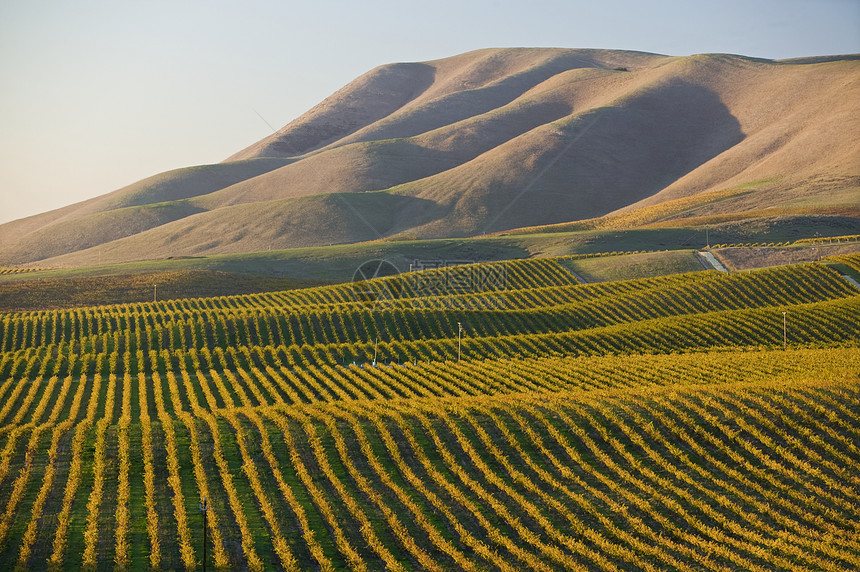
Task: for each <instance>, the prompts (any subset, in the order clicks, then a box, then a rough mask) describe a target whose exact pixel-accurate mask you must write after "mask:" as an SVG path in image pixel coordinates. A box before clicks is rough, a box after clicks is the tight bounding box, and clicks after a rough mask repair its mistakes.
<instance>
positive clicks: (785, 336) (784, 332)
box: [782, 312, 788, 351]
mask: <svg viewBox="0 0 860 572" xmlns="http://www.w3.org/2000/svg"><path fill="white" fill-rule="evenodd" d="M782 349H783V351H785V350H787V349H788V332H787V329H786V327H785V312H783V313H782Z"/></svg>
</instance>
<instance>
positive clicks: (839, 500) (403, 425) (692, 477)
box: [0, 251, 860, 570]
mask: <svg viewBox="0 0 860 572" xmlns="http://www.w3.org/2000/svg"><path fill="white" fill-rule="evenodd" d="M624 258H629V259H631V260H632V261H633V262H632V263H630V261H629V260H628V261H623V260H621V259H624ZM692 261H695V259H694V258H693V254H692V253H691V252H690V251H677V252H671V253H652V254H647V253H646V254H636V255H628V256H627V257H625V256H607V257H600V258H587V259H583V258H576V257H569V256H568V257H560V258H552V257H549V258H531V259H521V260H514V261H508V262H493V263H483V264H477V265H470V266H456V267H448V268H441V269H436V270H425V271H422V272H413V273H407V274H400V275H395V276H389V277H387V278H381V279H377V280H371V281H368V282H363V283H358V284H334V285H328V286H322V287H316V288H309V289H293V290H286V291H280V292H262V293H252V294H244V295H235V296H220V297H209V298H180V299H172V300H160V301H158V302H151V301H149V302H134V303H127V304H119V305H113V306H90V307H83V308H69V309H62V310H52V311H17V312H6V313H3V314H0V352H2V353H0V568H2V569H10V570H11V569H21V570H25V569H45V568H49V569H56V570H65V569H69V570H72V569H74V570H78V569H81V568H84V569H91V570H97V569H108V568H113V569H141V570H143V569H157V570H162V569H200V568H202V566H203V554H204V530H203V515H202V513H201V511H200V505H201V503H202V502H203V501H204V499H205V501H206V503H207V507H208V512H207V522H208V528H207V530H206V536H205V545H206V559H207V562H206V565H207V567H209V568H212V567H214V568H217V569H224V570H228V569H246V568H247V569H252V570H264V569H273V570H274V569H291V570H317V569H319V570H331V569H350V570H377V569H398V570H445V569H449V570H488V569H504V570H590V569H597V568H599V569H612V570H627V569H643V568H645V569H692V568H696V569H714V570H717V569H721V570H722V569H745V570H767V569H797V568H809V569H852V568H856V567H857V566H858V565H860V543H858V541H857V533H858V530H860V511H858V508H857V507H858V506H860V504H858V503H860V479H858V477H857V475H858V474H860V452H858V449H857V447H856V443H857V439H858V436H860V417H858V415H857V411H858V410H860V408H858V403H860V402H858V399H860V385H858V376H860V348H858V340H860V329H858V324H860V290H858V289H857V288H856V287H855V286H853V285H852V284H850V283H849V282H847V281H846V280H844V278H842V276H840V274H839V272H837V271H836V270H834V269H833V268H831V267H830V266H828V265H826V264H804V265H795V266H785V267H775V268H769V269H762V270H756V271H752V272H744V273H737V274H725V273H718V272H715V271H704V270H698V271H694V272H686V270H690V268H689V267H690V266H691V265H692ZM836 263H838V264H839V265H842V266H843V267H860V256H858V255H849V256H844V257H841V258H840V259H839V260H838V261H836ZM571 268H576V269H577V272H580V273H582V274H587V275H588V276H589V277H592V278H595V277H596V278H599V279H600V280H602V281H601V282H599V283H594V284H592V283H588V284H580V283H578V282H577V280H576V278H575V277H574V274H572V273H571V272H570V270H571ZM677 271H684V272H681V273H678V272H677ZM621 276H623V277H625V278H630V277H632V276H635V279H628V280H617V279H613V278H617V277H621ZM783 320H785V322H784V321H783ZM784 324H785V328H784V327H783V325H784ZM461 326H462V329H461Z"/></svg>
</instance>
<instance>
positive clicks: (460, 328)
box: [457, 322, 463, 361]
mask: <svg viewBox="0 0 860 572" xmlns="http://www.w3.org/2000/svg"><path fill="white" fill-rule="evenodd" d="M457 328H458V330H457V361H460V350H461V349H462V347H463V345H462V339H463V323H462V322H457Z"/></svg>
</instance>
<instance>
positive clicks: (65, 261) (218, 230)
mask: <svg viewBox="0 0 860 572" xmlns="http://www.w3.org/2000/svg"><path fill="white" fill-rule="evenodd" d="M858 98H860V62H858V61H857V59H856V57H854V56H843V57H837V56H834V57H831V58H813V59H801V60H791V61H785V62H779V61H767V60H756V59H751V58H745V57H741V56H731V55H697V56H690V57H668V56H661V55H655V54H645V53H639V52H622V51H611V50H567V49H490V50H479V51H476V52H470V53H467V54H462V55H459V56H455V57H452V58H445V59H442V60H435V61H430V62H423V63H410V64H391V65H385V66H381V67H379V68H376V69H374V70H372V71H370V72H368V73H367V74H365V75H363V76H361V77H359V78H358V79H356V80H354V81H353V82H351V83H350V84H348V85H347V86H345V87H344V88H342V89H341V90H339V91H338V92H336V93H335V94H333V95H332V96H330V97H329V98H327V99H326V100H325V101H323V102H322V103H320V104H319V105H318V106H316V107H315V108H313V109H311V110H310V111H308V112H307V113H306V114H304V115H303V116H301V117H299V118H298V119H296V120H295V121H293V122H291V123H290V124H289V125H287V126H285V127H284V128H282V129H281V130H279V131H278V132H277V133H275V134H273V135H272V136H270V137H267V138H265V139H263V140H262V141H260V142H258V143H256V144H254V145H252V146H250V147H248V148H247V149H244V150H242V151H240V152H239V153H236V154H235V155H233V156H232V157H230V158H229V159H228V162H226V163H223V164H221V165H210V166H203V167H197V168H194V169H191V170H179V171H172V172H169V173H164V174H162V175H157V176H156V177H153V178H150V179H147V180H145V181H141V182H140V183H137V184H135V185H131V186H130V187H126V188H125V189H120V190H118V191H116V192H114V193H111V194H109V195H105V196H104V197H99V198H96V199H92V200H90V201H86V202H84V203H80V204H78V205H72V206H70V207H65V208H64V209H59V210H57V211H52V212H50V213H45V214H43V215H38V216H36V217H30V218H27V219H23V220H20V221H14V222H12V223H8V224H6V225H2V226H0V262H4V263H26V262H32V261H36V260H42V261H46V262H48V263H50V264H52V265H75V264H82V263H86V262H88V261H91V260H92V258H93V256H94V252H95V251H96V250H97V251H98V252H99V253H100V256H102V257H103V259H104V261H110V262H118V261H132V260H141V259H149V258H164V257H168V256H180V255H201V254H215V253H230V252H249V251H255V250H265V249H267V248H290V247H295V246H313V245H325V244H331V243H346V242H358V241H366V240H374V239H379V238H384V237H390V236H395V235H407V236H417V237H425V238H434V237H463V236H475V235H480V234H483V233H487V232H496V231H503V230H509V229H514V228H519V227H524V226H536V225H547V224H556V223H564V222H570V221H578V220H583V219H592V218H595V217H602V216H605V215H607V214H609V213H616V212H618V211H629V210H636V209H639V208H649V207H653V205H655V204H660V203H663V202H666V201H670V200H675V199H680V198H684V197H689V196H693V195H697V194H701V193H706V192H712V191H720V190H723V189H727V188H735V187H738V186H739V185H749V184H753V183H754V184H755V186H754V187H751V189H752V190H751V192H750V193H747V194H744V195H741V196H739V195H730V196H726V199H725V200H724V201H716V202H712V203H709V204H708V207H707V208H705V209H703V210H702V209H700V210H699V212H697V213H696V214H697V216H707V215H712V214H718V213H719V214H723V215H725V214H727V213H728V214H731V213H744V212H756V211H760V210H763V209H768V208H772V207H778V206H783V205H786V204H792V205H797V209H798V212H800V213H821V212H822V210H821V209H825V211H824V214H841V215H847V216H855V217H856V216H858V215H860V213H858V212H857V210H858V209H857V207H856V204H857V202H858V201H857V200H856V198H857V197H858V196H860V142H858V140H857V138H856V136H855V134H856V133H857V132H858V131H860V113H858V110H857V108H856V105H855V103H854V102H856V101H858ZM852 205H853V206H852ZM827 209H831V210H827ZM833 209H837V210H838V212H832V210H833ZM794 214H797V212H795V213H794Z"/></svg>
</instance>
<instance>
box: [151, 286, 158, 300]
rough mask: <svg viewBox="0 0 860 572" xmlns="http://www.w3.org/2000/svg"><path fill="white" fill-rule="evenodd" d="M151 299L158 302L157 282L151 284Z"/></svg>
mask: <svg viewBox="0 0 860 572" xmlns="http://www.w3.org/2000/svg"><path fill="white" fill-rule="evenodd" d="M152 301H153V302H158V284H153V285H152Z"/></svg>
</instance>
